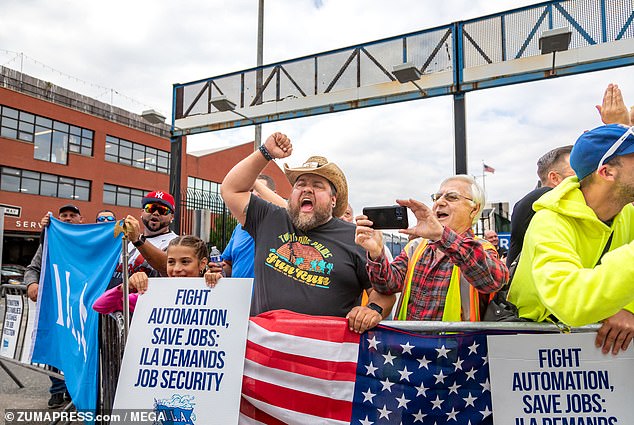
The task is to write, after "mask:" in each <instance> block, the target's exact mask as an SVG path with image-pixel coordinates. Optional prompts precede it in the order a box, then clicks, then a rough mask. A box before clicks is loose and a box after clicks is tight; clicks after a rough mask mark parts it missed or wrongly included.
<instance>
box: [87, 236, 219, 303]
mask: <svg viewBox="0 0 634 425" xmlns="http://www.w3.org/2000/svg"><path fill="white" fill-rule="evenodd" d="M208 255H209V251H208V250H207V245H206V244H205V242H203V241H202V240H201V239H199V238H197V237H196V236H179V237H177V238H175V239H172V241H171V242H170V243H169V245H168V247H167V276H168V277H201V276H203V274H204V273H205V268H206V266H207V261H208V259H207V256H208ZM215 274H217V275H220V273H211V272H207V273H206V274H205V280H206V281H207V282H209V283H208V284H210V283H211V282H214V284H215V282H217V280H218V277H219V276H214V275H215ZM147 287H148V277H147V275H146V274H145V273H144V272H138V273H135V274H133V275H132V276H130V296H129V297H130V298H129V299H130V312H133V311H134V307H135V306H136V302H137V299H138V297H139V295H141V294H144V293H145V291H147ZM92 308H93V309H94V310H95V311H97V312H99V313H101V314H109V313H112V312H115V311H121V310H122V309H123V289H122V287H121V285H119V286H116V287H114V288H112V289H109V290H108V291H106V292H105V293H104V294H103V295H102V296H101V297H99V298H98V299H97V301H95V303H94V304H93V306H92Z"/></svg>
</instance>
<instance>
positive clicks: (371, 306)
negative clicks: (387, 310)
mask: <svg viewBox="0 0 634 425" xmlns="http://www.w3.org/2000/svg"><path fill="white" fill-rule="evenodd" d="M366 307H367V308H369V309H371V310H374V311H376V312H377V313H379V314H380V315H381V316H383V307H381V306H380V305H378V304H377V303H370V304H368V305H367V306H366Z"/></svg>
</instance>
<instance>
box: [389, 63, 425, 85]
mask: <svg viewBox="0 0 634 425" xmlns="http://www.w3.org/2000/svg"><path fill="white" fill-rule="evenodd" d="M392 74H393V75H394V76H395V77H396V79H397V80H398V82H399V83H412V82H414V81H417V80H419V79H420V77H421V76H422V75H423V74H422V73H421V72H420V70H419V69H418V68H417V67H416V65H414V64H413V63H411V62H406V63H402V64H400V65H394V67H392Z"/></svg>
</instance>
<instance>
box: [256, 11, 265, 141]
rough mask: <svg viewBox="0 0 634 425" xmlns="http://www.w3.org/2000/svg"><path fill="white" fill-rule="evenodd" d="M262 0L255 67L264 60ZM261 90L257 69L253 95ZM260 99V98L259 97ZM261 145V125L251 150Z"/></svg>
mask: <svg viewBox="0 0 634 425" xmlns="http://www.w3.org/2000/svg"><path fill="white" fill-rule="evenodd" d="M263 45H264V0H258V49H257V63H256V65H257V66H258V68H259V67H261V66H262V65H263V60H264V51H263V50H264V49H263V47H264V46H263ZM261 89H262V70H261V69H258V70H257V71H256V72H255V93H256V95H257V94H259V93H260V90H261ZM260 99H262V97H261V96H260ZM261 144H262V124H256V125H255V141H254V146H253V150H254V151H255V150H258V148H259V147H260V145H261Z"/></svg>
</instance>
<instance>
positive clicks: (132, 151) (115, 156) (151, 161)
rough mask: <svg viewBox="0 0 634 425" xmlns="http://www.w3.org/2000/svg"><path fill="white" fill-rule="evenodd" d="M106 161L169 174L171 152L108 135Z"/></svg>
mask: <svg viewBox="0 0 634 425" xmlns="http://www.w3.org/2000/svg"><path fill="white" fill-rule="evenodd" d="M106 161H110V162H118V163H119V164H125V165H132V166H133V167H136V168H141V169H144V170H148V171H158V172H159V173H164V174H169V172H170V153H169V152H167V151H162V150H159V149H156V148H152V147H150V146H145V145H141V144H139V143H134V142H130V141H128V140H124V139H119V138H118V137H113V136H106Z"/></svg>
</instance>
